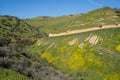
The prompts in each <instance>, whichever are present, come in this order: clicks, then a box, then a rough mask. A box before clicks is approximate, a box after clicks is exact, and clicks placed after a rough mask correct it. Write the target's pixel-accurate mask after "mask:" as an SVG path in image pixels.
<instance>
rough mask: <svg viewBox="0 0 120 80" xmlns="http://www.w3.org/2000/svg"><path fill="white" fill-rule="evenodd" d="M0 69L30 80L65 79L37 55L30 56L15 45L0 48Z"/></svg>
mask: <svg viewBox="0 0 120 80" xmlns="http://www.w3.org/2000/svg"><path fill="white" fill-rule="evenodd" d="M0 67H1V68H7V69H11V70H14V71H17V72H19V73H20V74H23V75H25V76H27V77H29V78H30V79H32V80H64V79H65V78H66V77H65V76H64V74H63V73H62V72H60V71H57V70H56V69H55V68H53V67H52V65H51V64H49V63H48V62H47V61H46V60H45V59H42V58H40V57H39V55H37V54H30V52H29V51H27V50H26V49H22V48H20V47H18V45H17V44H16V43H11V44H9V45H8V46H1V47H0Z"/></svg>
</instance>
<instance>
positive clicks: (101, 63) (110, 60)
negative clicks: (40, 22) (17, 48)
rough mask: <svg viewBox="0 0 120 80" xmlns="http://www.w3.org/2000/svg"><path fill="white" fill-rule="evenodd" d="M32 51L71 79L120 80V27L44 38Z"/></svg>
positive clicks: (31, 48)
mask: <svg viewBox="0 0 120 80" xmlns="http://www.w3.org/2000/svg"><path fill="white" fill-rule="evenodd" d="M29 50H31V51H32V52H37V53H39V54H40V55H41V57H42V58H45V59H47V60H48V62H49V63H51V64H53V65H54V66H55V67H56V68H57V69H58V70H61V71H63V72H64V73H66V74H68V76H71V77H72V78H71V79H70V80H120V64H119V62H120V28H112V29H104V30H98V31H91V32H86V33H81V34H74V35H69V36H61V37H53V38H44V39H40V40H39V41H38V42H37V43H36V44H34V45H31V46H30V47H29Z"/></svg>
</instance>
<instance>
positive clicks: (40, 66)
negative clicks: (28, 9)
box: [0, 7, 120, 80]
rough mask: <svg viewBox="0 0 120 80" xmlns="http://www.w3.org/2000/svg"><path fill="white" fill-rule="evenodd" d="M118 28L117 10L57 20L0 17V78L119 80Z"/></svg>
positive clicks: (119, 46)
mask: <svg viewBox="0 0 120 80" xmlns="http://www.w3.org/2000/svg"><path fill="white" fill-rule="evenodd" d="M119 24H120V10H119V9H112V8H109V7H105V8H100V9H96V10H93V11H90V12H88V13H85V14H77V15H72V14H71V15H66V16H59V17H48V16H41V17H36V18H31V19H19V18H17V17H14V16H0V69H1V71H2V72H0V73H3V74H0V78H1V79H3V80H4V77H5V76H7V75H9V76H10V77H9V76H8V77H7V78H9V79H10V80H12V79H13V76H11V75H12V74H13V75H14V76H15V77H19V76H20V77H22V78H23V80H26V79H28V78H29V79H30V80H120V63H119V62H120V25H119ZM51 33H52V34H54V35H55V34H56V35H59V34H63V33H64V34H69V35H60V36H50V34H51ZM6 69H7V70H6ZM9 70H10V71H9ZM14 71H15V72H17V73H14ZM4 74H5V75H4ZM16 74H17V75H16ZM20 74H21V75H24V76H21V75H20ZM25 76H26V77H25ZM22 78H21V79H22Z"/></svg>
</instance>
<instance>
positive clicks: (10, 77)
mask: <svg viewBox="0 0 120 80" xmlns="http://www.w3.org/2000/svg"><path fill="white" fill-rule="evenodd" d="M0 80H29V79H28V78H27V77H25V76H23V75H20V74H18V73H16V72H14V71H11V70H7V69H0Z"/></svg>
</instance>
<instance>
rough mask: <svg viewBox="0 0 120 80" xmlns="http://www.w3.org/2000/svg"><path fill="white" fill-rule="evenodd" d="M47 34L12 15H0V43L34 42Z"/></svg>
mask: <svg viewBox="0 0 120 80" xmlns="http://www.w3.org/2000/svg"><path fill="white" fill-rule="evenodd" d="M44 36H47V34H46V33H44V32H42V31H40V29H39V28H38V27H34V26H31V25H29V24H27V23H26V22H24V21H23V20H21V19H18V18H17V17H13V16H0V44H1V45H2V44H4V43H6V44H7V43H10V42H20V43H23V42H34V41H35V40H36V39H37V38H41V37H44Z"/></svg>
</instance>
